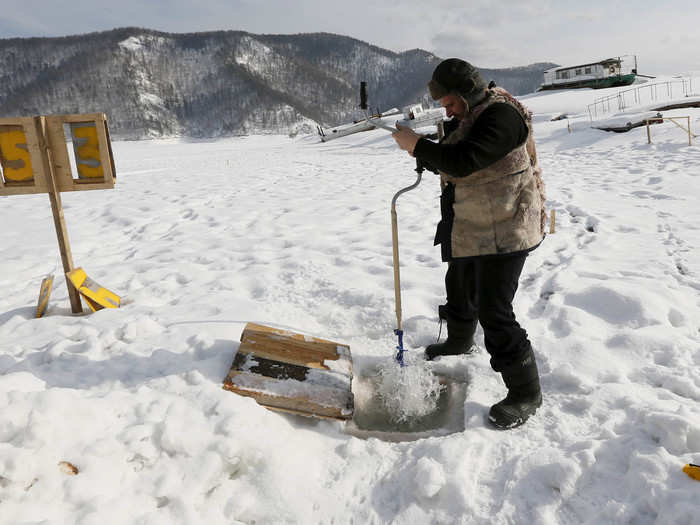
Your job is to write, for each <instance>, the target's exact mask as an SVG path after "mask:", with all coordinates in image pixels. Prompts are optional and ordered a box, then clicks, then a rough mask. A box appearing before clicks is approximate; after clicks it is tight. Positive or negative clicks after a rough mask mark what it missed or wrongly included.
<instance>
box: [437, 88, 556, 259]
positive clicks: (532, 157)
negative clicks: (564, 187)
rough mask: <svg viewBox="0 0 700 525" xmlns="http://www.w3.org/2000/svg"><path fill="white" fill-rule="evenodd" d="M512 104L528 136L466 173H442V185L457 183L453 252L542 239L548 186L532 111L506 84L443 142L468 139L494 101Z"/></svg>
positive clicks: (501, 250)
mask: <svg viewBox="0 0 700 525" xmlns="http://www.w3.org/2000/svg"><path fill="white" fill-rule="evenodd" d="M496 102H504V103H506V104H509V105H511V106H512V107H514V108H515V109H516V110H517V111H518V113H520V115H521V116H522V118H523V120H524V121H525V123H526V124H527V128H528V136H527V140H526V141H525V142H523V143H522V144H520V145H519V146H517V147H516V148H515V149H513V150H512V151H511V152H510V153H508V154H507V155H506V156H505V157H503V158H502V159H500V160H498V161H496V162H494V163H493V164H491V165H490V166H487V167H486V168H483V169H481V170H479V171H476V172H474V173H471V174H469V175H468V176H466V177H452V176H450V175H447V174H445V173H441V174H440V183H441V185H442V187H443V188H444V187H445V185H446V184H447V183H448V182H449V183H452V184H453V185H454V188H455V200H454V203H453V205H452V207H453V210H454V221H453V224H452V231H451V245H452V254H451V256H452V257H472V256H477V255H492V254H505V253H513V252H518V251H523V250H529V249H532V248H534V247H536V246H537V245H538V244H539V243H540V242H542V239H543V238H544V228H545V217H546V213H545V208H544V203H545V191H544V183H543V181H542V177H541V170H540V167H539V164H538V162H537V152H536V150H535V142H534V140H533V138H532V118H531V115H530V112H529V111H528V110H527V109H525V107H524V106H523V105H522V104H520V102H518V101H517V100H516V99H515V98H514V97H513V96H512V95H511V94H510V93H508V92H507V91H506V90H504V89H502V88H494V89H491V90H489V94H488V96H487V98H486V100H484V101H483V102H482V103H480V104H479V105H478V106H477V107H475V108H473V109H472V110H471V111H470V112H469V113H467V115H466V117H465V118H464V119H463V120H462V121H461V122H460V124H459V127H458V128H457V129H455V130H454V131H453V132H452V133H451V134H450V135H448V136H447V138H446V139H445V140H444V141H443V144H456V143H458V142H460V141H461V140H463V139H465V138H467V137H468V136H469V133H470V132H471V129H472V126H473V124H474V122H475V121H476V119H478V118H479V115H481V113H482V112H483V111H484V110H485V109H486V108H487V107H489V106H490V105H491V104H494V103H496Z"/></svg>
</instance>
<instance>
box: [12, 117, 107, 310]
mask: <svg viewBox="0 0 700 525" xmlns="http://www.w3.org/2000/svg"><path fill="white" fill-rule="evenodd" d="M66 132H68V134H69V136H66ZM69 138H70V142H71V144H72V152H69V151H68V144H67V142H68V139H69ZM71 160H73V161H74V165H75V172H74V170H73V168H72V167H71ZM115 182H116V175H115V170H114V158H113V155H112V146H111V143H110V140H109V129H108V127H107V117H106V116H105V114H104V113H89V114H84V115H52V116H47V117H43V116H40V117H14V118H0V196H3V195H5V196H7V195H26V194H34V193H48V195H49V200H50V201H51V210H52V212H53V218H54V225H55V227H56V236H57V238H58V246H59V250H60V252H61V260H62V262H63V270H64V273H66V274H68V273H69V272H72V271H73V270H74V268H73V256H72V254H71V250H70V242H69V240H68V231H67V229H66V222H65V218H64V216H63V206H62V204H61V192H63V191H81V190H102V189H110V188H113V187H114V184H115ZM66 284H67V286H68V294H69V296H70V301H71V309H72V311H73V313H80V312H82V306H81V303H80V296H79V295H78V292H77V290H76V289H75V288H74V287H73V286H71V285H70V283H69V281H68V278H66Z"/></svg>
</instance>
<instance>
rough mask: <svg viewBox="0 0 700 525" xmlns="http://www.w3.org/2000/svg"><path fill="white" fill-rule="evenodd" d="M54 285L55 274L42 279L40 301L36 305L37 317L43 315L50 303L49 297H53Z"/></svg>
mask: <svg viewBox="0 0 700 525" xmlns="http://www.w3.org/2000/svg"><path fill="white" fill-rule="evenodd" d="M52 287H53V274H50V275H47V276H46V277H44V280H43V281H41V289H40V290H39V301H38V302H37V305H36V317H37V318H39V317H42V316H43V315H44V312H46V308H47V306H48V305H49V297H51V288H52Z"/></svg>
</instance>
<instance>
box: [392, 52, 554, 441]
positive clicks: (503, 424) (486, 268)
mask: <svg viewBox="0 0 700 525" xmlns="http://www.w3.org/2000/svg"><path fill="white" fill-rule="evenodd" d="M428 88H429V90H430V94H431V96H432V97H433V99H434V100H439V101H440V104H441V105H442V106H443V107H444V108H445V110H446V112H447V116H448V117H454V118H453V120H452V121H451V122H448V123H446V125H445V132H446V133H445V138H444V139H443V140H442V141H441V142H440V143H435V142H431V141H430V140H427V139H426V138H422V137H421V136H420V135H417V134H416V133H414V132H413V131H412V130H410V129H409V128H404V127H401V126H398V130H397V131H396V132H395V133H394V134H393V136H394V139H395V140H396V142H397V144H398V145H399V147H400V148H401V149H403V150H405V151H408V153H409V154H411V155H413V156H414V157H416V158H417V159H419V160H421V161H422V162H423V163H424V165H427V166H431V167H433V168H435V169H437V170H439V171H440V184H441V187H442V195H441V197H440V209H441V215H442V217H441V221H440V223H439V224H438V227H437V232H436V234H435V244H436V245H437V244H440V245H441V251H442V260H443V261H445V262H448V263H449V266H448V270H447V274H446V276H445V288H446V291H447V304H446V305H443V306H441V307H440V310H439V314H440V318H441V319H445V320H446V321H447V331H448V334H447V339H446V341H445V342H443V343H440V344H433V345H430V346H428V347H427V348H426V351H425V355H426V358H427V359H429V360H431V359H434V358H436V357H437V356H442V355H457V354H467V353H470V352H471V351H472V345H473V338H474V333H475V331H476V323H477V321H478V322H479V323H480V324H481V326H482V328H483V330H484V344H485V347H486V350H487V351H488V353H489V355H490V357H491V367H492V368H493V369H494V370H495V371H496V372H500V373H501V376H502V377H503V381H504V382H505V384H506V387H507V388H508V394H507V396H506V398H505V399H503V400H502V401H500V402H498V403H496V404H495V405H494V406H492V407H491V409H490V411H489V421H490V422H491V423H492V424H493V425H494V426H496V427H498V428H513V427H516V426H519V425H521V424H523V423H524V422H525V421H526V420H527V419H528V418H529V417H530V416H531V415H532V414H534V413H535V411H536V410H537V408H538V407H539V406H540V405H541V404H542V394H541V390H540V383H539V375H538V372H537V364H536V363H535V355H534V353H533V351H532V347H531V345H530V341H529V340H528V337H527V333H526V332H525V330H524V329H523V328H522V327H521V326H520V325H519V324H518V322H517V321H516V319H515V314H514V313H513V306H512V302H513V298H514V296H515V292H516V290H517V287H518V280H519V278H520V273H521V272H522V269H523V264H524V263H525V259H526V257H527V254H528V252H529V251H531V250H533V249H535V248H536V247H537V246H539V244H540V243H541V242H542V239H543V238H544V217H545V211H544V199H545V195H544V184H543V183H542V179H541V177H540V169H539V166H538V164H537V155H536V153H535V145H534V141H533V139H532V124H531V116H530V113H529V112H528V111H527V110H526V109H525V108H524V107H523V106H522V105H521V104H520V103H519V102H518V101H517V100H516V99H515V98H514V97H513V96H511V95H510V94H509V93H508V92H506V91H505V90H504V89H501V88H487V87H486V83H485V82H484V80H483V79H482V77H481V75H480V74H479V72H478V71H477V70H476V69H475V68H474V67H473V66H472V65H471V64H469V63H468V62H465V61H464V60H460V59H456V58H450V59H448V60H445V61H443V62H441V63H440V64H439V65H438V66H437V67H436V68H435V71H434V72H433V77H432V80H431V81H430V83H429V84H428Z"/></svg>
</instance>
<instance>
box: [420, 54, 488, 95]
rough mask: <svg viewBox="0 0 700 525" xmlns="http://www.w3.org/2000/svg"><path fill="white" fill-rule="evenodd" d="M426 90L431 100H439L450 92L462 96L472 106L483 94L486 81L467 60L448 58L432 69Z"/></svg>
mask: <svg viewBox="0 0 700 525" xmlns="http://www.w3.org/2000/svg"><path fill="white" fill-rule="evenodd" d="M428 90H429V91H430V96H431V97H433V100H439V99H441V98H442V97H444V96H445V95H449V94H451V93H452V94H455V95H459V96H461V97H463V98H464V100H465V101H466V102H467V103H468V104H469V106H470V107H474V106H476V105H477V104H478V103H479V102H481V101H482V100H483V98H484V96H485V90H486V82H484V79H483V78H482V76H481V75H480V74H479V72H478V71H477V69H476V68H475V67H474V66H472V65H471V64H470V63H469V62H465V61H464V60H460V59H459V58H448V59H447V60H443V61H442V62H440V63H439V64H438V66H437V67H436V68H435V71H433V78H432V79H431V80H430V82H428Z"/></svg>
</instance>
